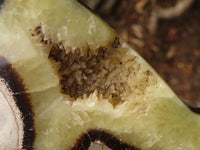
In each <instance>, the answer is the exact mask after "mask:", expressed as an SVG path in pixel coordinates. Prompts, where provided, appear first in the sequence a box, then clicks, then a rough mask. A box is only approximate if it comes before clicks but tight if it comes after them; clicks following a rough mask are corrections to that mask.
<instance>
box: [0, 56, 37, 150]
mask: <svg viewBox="0 0 200 150" xmlns="http://www.w3.org/2000/svg"><path fill="white" fill-rule="evenodd" d="M0 76H1V78H3V79H4V81H5V82H6V85H7V86H8V88H9V90H10V91H11V93H13V97H14V99H15V102H16V105H17V106H18V108H19V110H20V112H21V114H22V120H23V123H24V136H23V137H24V138H23V149H27V150H33V143H34V139H35V129H34V114H33V111H32V105H31V102H30V99H29V95H28V94H27V91H26V89H25V86H24V85H23V81H22V78H20V76H19V74H18V73H17V72H16V70H15V69H14V68H13V67H12V65H11V64H10V63H9V62H8V61H7V60H5V59H4V58H3V57H0Z"/></svg>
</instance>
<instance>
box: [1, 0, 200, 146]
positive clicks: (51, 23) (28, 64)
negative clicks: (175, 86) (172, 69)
mask: <svg viewBox="0 0 200 150" xmlns="http://www.w3.org/2000/svg"><path fill="white" fill-rule="evenodd" d="M0 30H1V34H0V74H1V75H0V79H1V82H0V84H1V86H0V98H1V100H0V108H1V110H3V109H5V111H0V113H1V114H2V115H1V116H0V117H1V118H0V121H1V122H0V123H1V126H0V129H1V131H2V130H3V132H1V134H0V136H1V137H0V148H1V147H2V148H3V149H7V150H15V149H34V150H55V149H56V150H67V149H73V150H76V149H90V150H91V149H132V150H188V149H189V150H198V148H199V147H200V143H199V138H200V136H199V133H198V130H200V118H199V116H198V114H195V113H193V112H192V111H191V110H189V109H188V108H187V107H186V106H185V105H184V104H183V103H182V102H181V101H180V100H179V99H178V98H177V96H176V95H175V94H174V93H173V92H172V91H171V89H170V88H169V87H168V86H167V85H166V83H165V82H163V80H162V79H161V78H160V77H159V76H158V75H157V73H156V72H155V71H154V70H153V69H152V68H151V67H150V66H149V65H148V64H147V63H146V62H145V61H144V60H143V59H142V58H141V57H140V56H139V55H138V54H137V53H136V52H135V51H134V50H133V49H132V48H130V47H129V46H128V45H127V44H126V43H125V42H124V41H123V40H122V39H121V38H120V37H119V36H118V35H117V34H116V33H115V32H114V31H113V30H112V29H111V28H110V27H109V26H108V25H107V24H105V23H104V22H103V21H102V20H101V19H100V18H98V17H97V16H96V15H94V14H93V13H92V12H90V11H89V10H88V9H86V8H85V7H83V6H82V5H80V4H79V3H78V2H77V1H75V0H42V1H41V0H28V1H27V0H6V1H5V2H4V4H3V6H2V10H1V13H0ZM1 70H3V71H1ZM8 77H9V78H8ZM15 84H16V85H18V86H16V85H15ZM25 110H26V111H25ZM196 110H197V111H198V109H196ZM5 112H6V113H8V114H9V115H5ZM6 116H8V118H7V119H8V121H7V122H5V121H2V120H5V118H6ZM11 125H13V126H11ZM10 132H12V133H13V134H9V133H10ZM4 137H5V138H4ZM5 139H6V140H5ZM27 141H28V143H27Z"/></svg>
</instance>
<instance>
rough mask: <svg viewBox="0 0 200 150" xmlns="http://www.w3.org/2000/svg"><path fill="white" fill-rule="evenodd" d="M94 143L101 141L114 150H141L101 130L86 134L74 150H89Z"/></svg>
mask: <svg viewBox="0 0 200 150" xmlns="http://www.w3.org/2000/svg"><path fill="white" fill-rule="evenodd" d="M94 141H101V142H102V143H104V144H105V145H106V146H107V147H109V148H110V149H112V150H117V149H119V150H140V149H137V148H135V147H134V146H130V145H128V144H126V143H123V142H121V141H120V140H118V139H117V138H116V137H114V136H113V135H112V134H110V133H107V132H105V131H101V130H89V131H88V132H86V133H84V134H83V135H82V136H81V137H80V138H79V139H78V140H77V142H76V144H75V145H74V147H73V148H72V150H87V149H88V148H89V147H90V144H91V143H92V142H94Z"/></svg>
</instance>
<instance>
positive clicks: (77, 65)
mask: <svg viewBox="0 0 200 150" xmlns="http://www.w3.org/2000/svg"><path fill="white" fill-rule="evenodd" d="M32 34H33V36H39V37H40V42H41V43H43V44H46V45H48V46H49V45H51V46H50V47H51V48H50V51H49V58H50V59H51V60H53V61H54V62H57V63H58V64H59V65H58V66H59V69H57V70H58V74H59V77H60V85H61V89H62V93H65V94H67V95H69V96H70V97H71V98H72V100H76V99H77V98H85V97H88V96H89V95H90V94H92V93H93V92H95V91H96V92H97V93H98V95H99V96H102V97H103V98H104V99H109V101H110V102H111V103H112V104H113V105H114V106H115V105H117V104H119V103H122V102H124V101H125V100H127V98H128V97H129V96H130V94H132V93H135V94H143V93H144V91H145V89H146V87H148V84H149V83H148V81H149V77H150V76H153V74H151V73H149V71H148V70H146V71H144V70H142V74H143V76H141V75H140V79H139V78H137V75H136V74H135V72H141V71H140V70H141V67H140V65H139V64H137V63H136V59H137V56H129V54H128V53H127V52H128V50H127V49H124V48H122V47H121V46H120V42H119V38H115V40H114V41H113V43H111V44H110V45H108V46H107V47H99V48H97V49H90V48H87V50H84V51H82V49H80V48H76V49H75V50H74V49H73V50H72V48H71V47H65V46H64V45H63V43H62V42H60V43H54V42H52V41H51V39H50V38H47V37H45V34H44V32H42V27H41V26H38V27H36V28H35V29H34V30H32ZM141 77H143V78H141ZM131 80H135V85H136V86H135V87H134V88H132V87H130V85H131V86H132V85H133V86H134V84H133V83H131V84H130V81H131ZM131 82H132V81H131ZM138 82H141V83H139V84H138ZM135 89H137V90H136V91H133V90H135Z"/></svg>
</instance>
